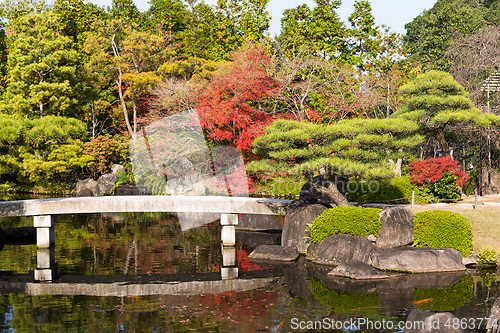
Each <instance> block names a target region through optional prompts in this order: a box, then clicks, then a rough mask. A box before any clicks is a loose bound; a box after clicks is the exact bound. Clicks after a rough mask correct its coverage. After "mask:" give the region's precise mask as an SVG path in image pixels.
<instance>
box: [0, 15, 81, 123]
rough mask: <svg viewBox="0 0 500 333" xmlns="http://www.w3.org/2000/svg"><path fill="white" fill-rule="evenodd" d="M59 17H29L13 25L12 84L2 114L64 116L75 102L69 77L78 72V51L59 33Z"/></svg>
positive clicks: (11, 43)
mask: <svg viewBox="0 0 500 333" xmlns="http://www.w3.org/2000/svg"><path fill="white" fill-rule="evenodd" d="M58 23H59V16H58V15H56V14H52V13H50V12H44V13H42V14H28V15H24V16H22V17H20V18H19V20H18V21H17V22H16V23H15V24H14V25H12V29H13V31H12V32H11V33H10V35H9V49H10V52H9V56H8V72H9V76H10V79H9V82H8V85H7V92H6V94H5V95H4V103H3V105H2V109H3V110H2V111H3V112H6V113H22V114H24V115H27V116H33V115H34V114H37V115H38V116H40V117H43V116H44V115H46V114H56V115H64V114H65V111H66V110H67V109H68V108H69V107H70V106H71V105H72V104H74V103H75V102H76V101H75V100H74V99H72V98H70V97H69V96H71V90H72V87H71V85H70V83H69V78H70V77H71V76H73V75H74V73H75V65H74V61H75V58H76V52H75V51H73V50H71V49H69V46H70V44H71V40H70V39H69V38H68V37H66V36H63V35H62V34H61V33H60V31H59V30H58Z"/></svg>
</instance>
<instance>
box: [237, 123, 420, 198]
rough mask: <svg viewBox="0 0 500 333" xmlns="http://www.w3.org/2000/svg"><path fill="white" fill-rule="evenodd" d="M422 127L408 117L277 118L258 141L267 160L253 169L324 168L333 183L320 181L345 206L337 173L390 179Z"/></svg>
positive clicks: (257, 150)
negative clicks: (328, 121)
mask: <svg viewBox="0 0 500 333" xmlns="http://www.w3.org/2000/svg"><path fill="white" fill-rule="evenodd" d="M417 129H418V126H417V125H416V124H415V123H413V122H411V121H408V120H403V119H359V118H358V119H348V120H342V121H339V122H337V123H335V124H333V125H328V126H325V125H318V124H313V123H306V122H298V121H292V120H277V121H275V122H274V123H273V124H272V125H271V126H270V127H268V128H266V130H265V133H266V134H265V135H264V136H261V137H259V138H257V139H256V140H255V141H254V143H253V147H254V148H253V152H254V153H255V154H257V155H258V156H260V157H262V158H263V159H262V160H259V161H254V162H251V163H249V164H248V166H247V169H248V170H249V171H250V172H256V173H257V172H278V171H287V172H290V173H300V174H307V175H314V174H318V173H320V170H323V171H324V173H325V176H326V177H327V179H329V180H330V181H332V182H333V184H329V185H328V186H319V187H318V190H319V191H321V192H322V193H324V194H325V195H328V196H330V197H331V198H332V200H333V201H334V202H335V203H336V204H337V205H341V206H345V205H348V204H349V203H348V201H347V199H346V198H345V196H343V195H342V194H341V193H340V192H339V191H338V189H337V187H336V186H335V185H334V184H335V182H334V178H335V176H341V177H347V178H348V177H352V176H358V177H362V178H384V177H390V176H393V175H394V171H393V169H394V165H393V164H391V163H390V160H393V161H394V160H396V159H398V158H400V157H402V156H405V155H406V154H408V150H409V149H410V148H412V147H413V146H415V145H417V144H418V143H419V142H420V141H421V140H422V136H420V135H419V134H415V131H416V130H417Z"/></svg>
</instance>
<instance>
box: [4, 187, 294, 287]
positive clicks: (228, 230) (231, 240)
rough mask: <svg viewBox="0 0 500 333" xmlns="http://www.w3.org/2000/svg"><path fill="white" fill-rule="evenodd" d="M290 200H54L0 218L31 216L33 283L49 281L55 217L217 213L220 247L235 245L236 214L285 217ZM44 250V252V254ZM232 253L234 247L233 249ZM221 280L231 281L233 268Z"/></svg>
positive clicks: (13, 208) (9, 204)
mask: <svg viewBox="0 0 500 333" xmlns="http://www.w3.org/2000/svg"><path fill="white" fill-rule="evenodd" d="M290 202H291V201H290V200H276V199H260V198H247V197H220V196H105V197H77V198H54V199H35V200H19V201H6V202H0V217H15V216H33V225H34V227H35V228H36V229H37V236H36V237H37V246H38V248H39V249H38V253H37V267H38V268H39V269H38V270H37V271H35V279H37V280H52V274H53V268H51V267H53V266H52V263H53V260H52V259H53V254H52V253H51V252H52V251H50V249H49V248H50V246H51V245H52V244H54V238H55V236H54V224H55V223H56V220H57V215H62V214H88V213H119V212H170V213H192V212H199V213H216V214H221V216H220V222H221V225H222V228H221V239H222V245H223V247H224V248H225V247H233V246H234V244H235V238H236V236H235V234H236V232H235V226H236V225H237V224H238V214H258V215H285V212H286V208H287V206H288V204H289V203H290ZM44 249H47V250H44ZM233 249H234V247H233ZM232 253H233V251H232V249H230V248H228V249H227V250H224V249H223V254H224V258H230V259H225V260H223V261H224V262H226V261H227V262H229V263H232V265H223V266H228V268H231V267H230V266H234V262H235V261H234V260H233V259H232V258H233V256H234V254H232ZM224 268H225V267H223V268H222V269H221V274H222V277H223V278H234V277H235V276H234V270H236V276H237V268H235V267H232V268H231V269H230V270H229V271H231V272H232V273H227V274H226V273H225V271H227V270H224Z"/></svg>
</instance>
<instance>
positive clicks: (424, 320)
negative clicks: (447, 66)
mask: <svg viewBox="0 0 500 333" xmlns="http://www.w3.org/2000/svg"><path fill="white" fill-rule="evenodd" d="M456 322H458V323H460V319H459V318H458V317H456V316H455V315H454V314H453V313H451V312H438V313H433V312H428V311H422V310H412V311H411V312H410V314H409V315H408V318H407V319H406V323H405V329H404V331H403V332H404V333H413V332H415V333H417V332H418V333H434V332H436V333H447V332H450V333H452V332H453V333H460V332H462V329H460V325H458V327H457V326H454V325H453V323H456ZM446 323H448V325H446Z"/></svg>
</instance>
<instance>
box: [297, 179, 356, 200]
mask: <svg viewBox="0 0 500 333" xmlns="http://www.w3.org/2000/svg"><path fill="white" fill-rule="evenodd" d="M334 180H335V184H336V185H337V188H338V190H339V191H340V193H342V194H345V193H346V186H347V181H348V180H347V179H345V178H343V177H338V176H334ZM330 183H331V182H330V181H329V180H327V179H326V178H325V177H324V176H322V175H320V176H316V177H313V178H311V179H310V180H309V181H308V182H307V183H305V184H304V186H302V189H301V190H300V194H299V200H302V201H307V202H309V203H319V204H322V205H326V206H330V205H331V204H334V202H333V200H332V199H331V198H330V197H329V196H327V195H325V194H324V193H321V192H319V191H318V190H316V189H315V188H314V186H313V184H316V185H319V186H324V187H328V185H329V184H330Z"/></svg>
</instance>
